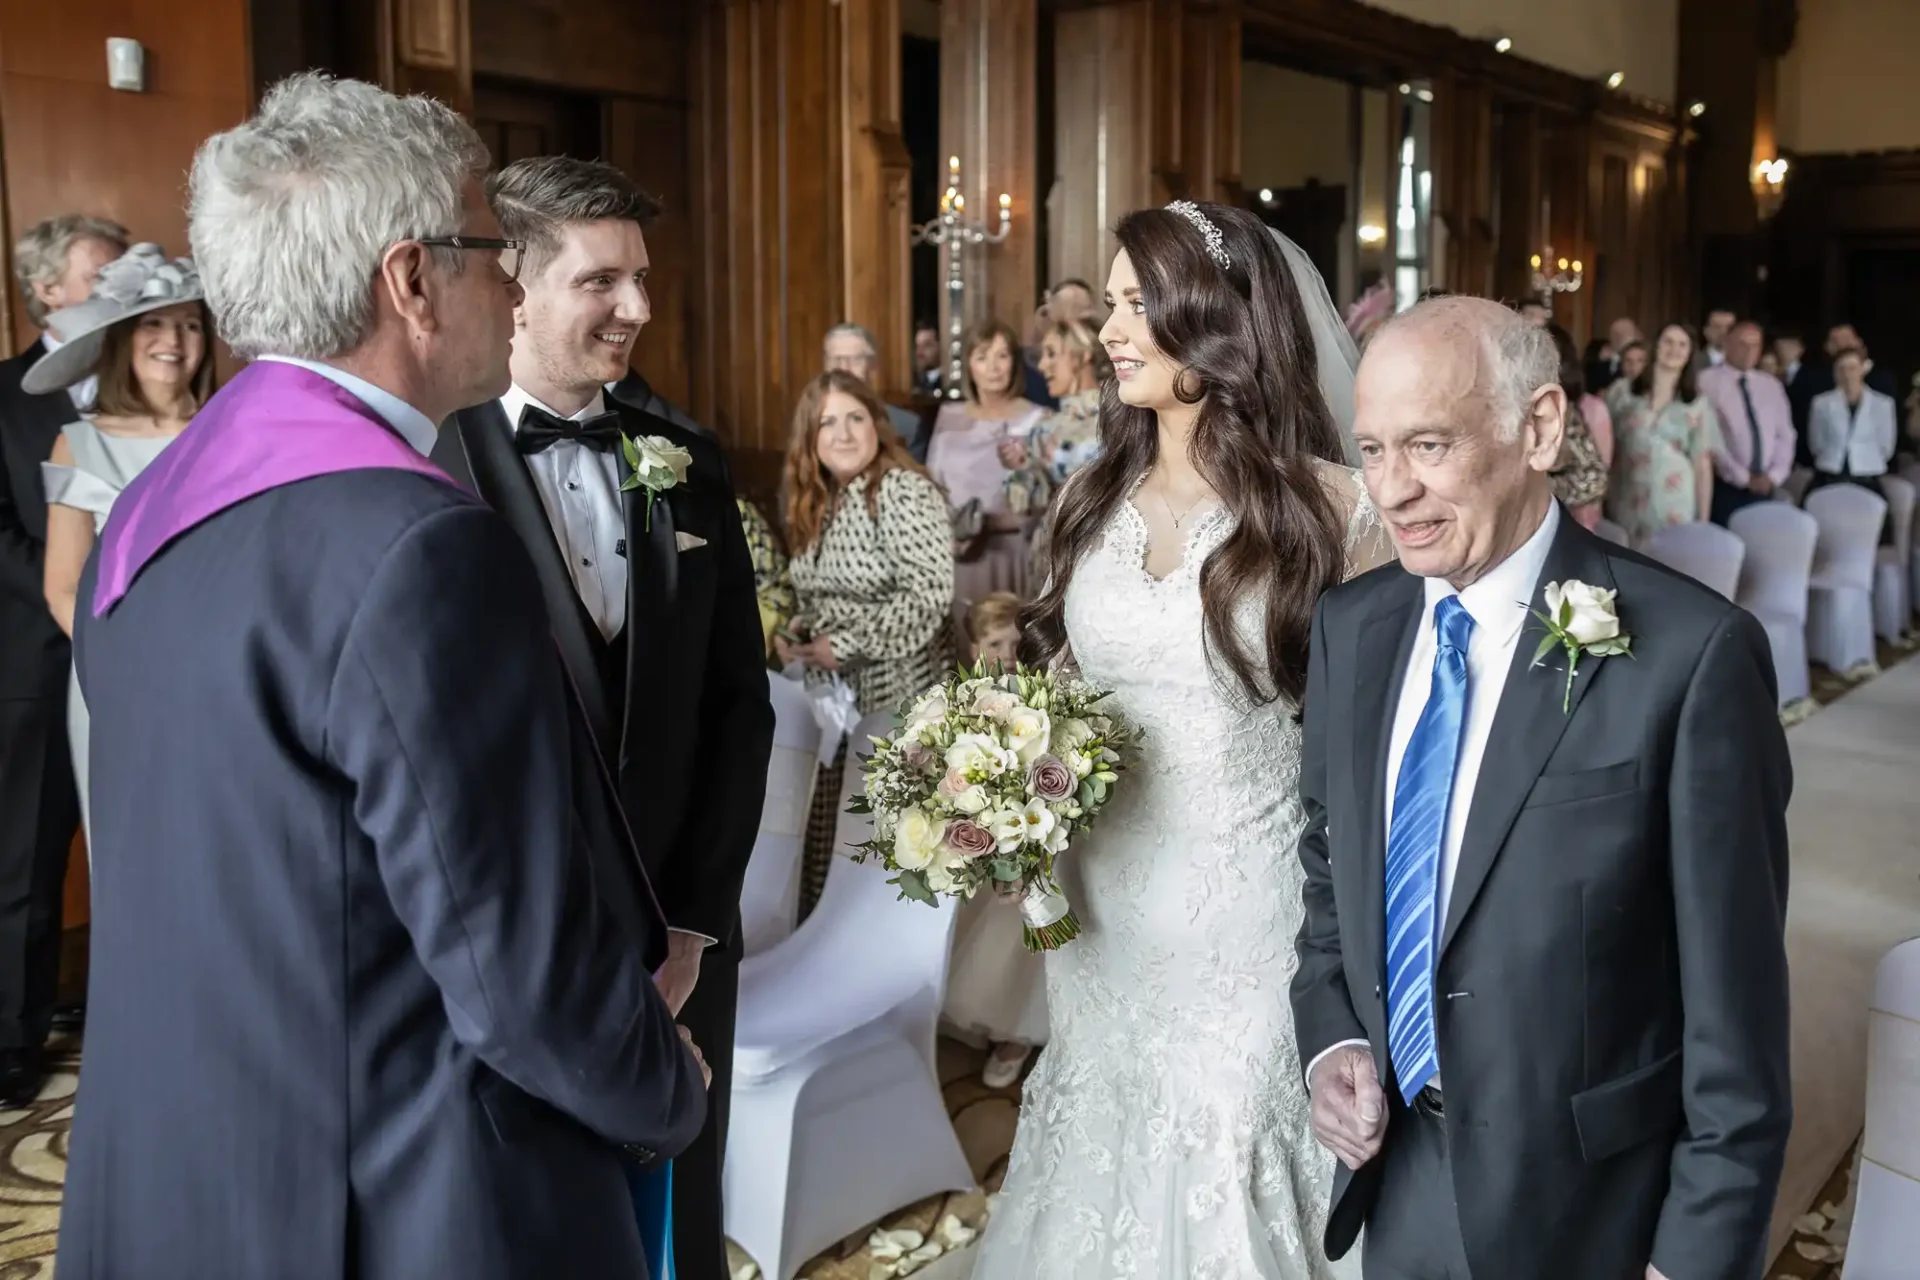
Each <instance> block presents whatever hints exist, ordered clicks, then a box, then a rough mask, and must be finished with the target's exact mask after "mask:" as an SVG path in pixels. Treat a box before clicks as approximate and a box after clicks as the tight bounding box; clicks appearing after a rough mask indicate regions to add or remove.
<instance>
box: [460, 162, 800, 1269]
mask: <svg viewBox="0 0 1920 1280" xmlns="http://www.w3.org/2000/svg"><path fill="white" fill-rule="evenodd" d="M488 195H489V198H490V199H491V201H492V205H493V209H494V212H495V214H496V215H497V216H498V217H499V219H500V224H501V227H502V228H503V229H504V231H505V232H506V234H507V235H509V236H512V237H514V238H516V239H521V240H525V241H526V242H527V247H528V256H527V259H526V261H525V263H524V264H523V265H522V268H521V272H520V283H521V286H522V287H523V289H524V290H525V298H524V300H523V301H522V303H521V305H520V306H519V307H518V308H517V309H516V311H515V329H514V340H513V361H512V372H513V384H512V386H510V387H509V388H508V389H507V392H506V394H505V395H504V396H502V397H500V399H498V400H497V401H491V402H488V403H486V404H482V405H479V406H477V407H475V408H471V409H467V410H465V411H463V412H461V413H459V414H457V415H455V417H454V419H453V421H452V422H451V423H449V424H448V426H447V427H446V429H444V430H443V431H442V433H441V439H440V445H439V447H438V448H437V449H435V451H434V459H435V461H437V462H439V463H440V464H441V466H442V467H444V468H445V469H446V470H447V472H448V473H449V474H451V475H453V476H454V477H455V478H457V479H460V480H462V481H463V482H467V483H470V484H471V486H472V487H473V489H474V491H475V492H477V493H478V494H480V496H481V497H482V498H484V499H486V501H487V502H488V503H490V504H491V505H492V506H493V507H494V509H495V510H497V511H498V512H499V513H500V514H501V515H502V516H504V517H505V518H506V521H507V523H508V524H509V525H511V526H512V527H513V530H514V532H515V533H517V534H518V535H519V536H520V539H521V541H522V542H523V543H524V544H525V546H526V548H527V553H528V554H529V555H530V556H531V557H532V559H533V563H534V566H535V568H536V570H537V572H538V574H539V577H540V581H541V585H542V588H543V590H544V593H545V595H546V599H547V608H548V611H549V612H550V613H551V614H552V616H553V618H554V620H555V630H556V633H557V635H558V637H559V641H560V650H561V652H562V653H563V654H564V655H565V657H566V660H567V666H568V669H569V671H570V672H571V673H572V676H573V680H574V683H575V684H576V685H577V686H578V687H579V688H580V690H581V693H582V696H583V697H584V698H585V700H586V703H587V706H588V709H589V712H590V714H591V715H592V718H593V722H594V727H595V732H596V734H597V736H598V738H599V741H600V746H601V752H602V754H603V755H604V756H605V757H606V759H607V762H608V764H609V765H610V766H612V768H613V770H614V774H615V778H616V779H617V782H618V787H619V791H620V795H621V797H622V799H623V800H624V801H625V802H626V808H627V813H628V816H629V818H630V820H631V821H632V823H633V827H634V832H635V835H636V836H637V838H638V840H639V844H640V852H641V858H642V861H643V862H644V864H645V866H646V868H647V871H648V873H649V874H650V875H651V876H652V877H653V881H654V883H655V884H657V885H659V886H660V906H661V910H662V911H663V912H664V913H665V915H666V921H667V926H668V928H669V930H670V932H669V935H668V936H669V943H668V946H669V951H670V959H669V960H668V962H667V966H666V968H665V969H664V970H663V971H662V972H661V975H660V981H661V987H662V990H663V991H664V992H665V994H666V996H667V1002H668V1004H669V1005H670V1006H671V1007H672V1008H673V1009H674V1011H675V1012H676V1013H678V1014H680V1016H681V1019H682V1021H683V1022H684V1024H685V1025H686V1026H687V1028H688V1029H689V1030H690V1031H691V1032H692V1033H693V1036H694V1039H695V1041H696V1042H697V1043H699V1045H700V1046H701V1047H702V1049H704V1050H705V1051H706V1054H707V1059H708V1061H709V1062H710V1063H711V1064H712V1066H713V1073H714V1089H713V1091H712V1099H711V1102H710V1104H709V1108H708V1112H709V1118H708V1123H707V1126H706V1128H705V1130H704V1131H703V1132H702V1134H701V1136H700V1139H699V1141H697V1142H696V1143H695V1144H694V1145H693V1146H692V1147H691V1148H690V1149H689V1150H688V1151H687V1152H686V1154H685V1155H684V1156H682V1157H681V1158H680V1159H679V1160H677V1161H675V1163H674V1172H673V1181H674V1237H675V1269H676V1273H677V1274H679V1275H681V1276H684V1277H686V1278H687V1280H726V1277H727V1274H728V1268H727V1260H726V1241H725V1236H724V1234H723V1215H722V1211H721V1203H720V1185H721V1180H720V1169H721V1157H722V1155H723V1154H724V1152H725V1150H726V1118H727V1111H726V1097H727V1091H728V1082H729V1077H730V1068H731V1063H732V1057H733V1054H732V1046H733V1017H734V1006H735V1003H736V996H737V992H738V989H739V963H740V936H739V914H740V885H741V881H742V879H743V877H744V876H745V874H746V867H747V859H748V856H749V855H750V854H751V853H752V852H753V841H754V836H755V833H756V832H757V830H758V828H759V819H760V806H761V801H762V799H763V798H764V794H765V790H766V769H767V760H768V757H769V755H770V754H771V752H772V749H773V708H772V705H771V703H770V702H769V701H768V698H767V677H766V667H765V664H764V662H763V660H762V656H761V653H762V650H761V632H760V612H759V607H758V605H757V604H756V602H755V596H754V588H753V564H752V561H751V559H750V558H749V555H748V552H747V543H746V535H745V533H744V531H743V530H742V528H741V525H740V515H739V511H738V509H737V508H736V506H735V505H734V498H733V489H732V486H731V484H730V483H729V480H728V476H727V469H726V462H725V459H724V458H723V456H722V455H721V452H720V447H719V444H718V443H717V442H716V441H715V440H713V439H712V437H710V436H708V435H705V434H704V433H695V432H692V431H688V430H686V429H685V428H683V427H681V426H680V425H678V424H677V423H675V422H673V421H670V420H668V419H667V418H664V417H658V416H655V415H654V414H652V413H649V412H647V411H645V410H644V409H640V408H636V407H635V406H634V405H633V404H632V403H631V401H629V400H627V399H625V398H623V388H624V394H625V395H632V396H634V397H636V398H637V397H638V396H639V395H640V394H641V393H642V389H643V388H644V383H642V384H639V385H638V386H636V385H634V383H633V382H631V381H629V382H626V383H624V384H623V383H621V382H617V381H616V380H617V379H619V378H620V375H621V374H622V373H623V372H624V371H625V369H626V363H627V360H628V359H629V358H630V356H631V354H632V349H633V343H634V341H635V340H636V339H637V338H638V337H639V336H640V332H641V330H642V328H643V327H644V326H645V325H646V323H647V321H648V320H649V319H650V318H651V316H652V307H651V304H650V302H649V300H648V297H647V290H646V276H647V272H648V271H649V269H650V266H651V264H650V260H649V257H648V253H647V243H646V235H645V232H644V227H645V226H646V224H647V223H649V222H650V221H651V220H652V219H653V218H654V217H655V216H656V214H657V213H658V207H657V206H656V205H655V204H654V202H653V201H652V200H651V199H650V198H649V197H648V196H647V195H646V194H645V193H644V192H642V191H641V190H640V189H639V187H638V186H636V185H635V184H634V182H633V180H632V179H630V178H628V177H627V176H626V175H625V174H623V173H621V172H620V171H619V170H618V169H615V168H614V167H612V166H611V165H606V164H600V163H597V162H591V161H583V160H573V159H569V158H566V157H561V156H547V157H542V158H538V159H531V160H522V161H520V162H519V163H517V164H513V165H510V166H508V167H507V168H506V169H504V170H502V171H501V172H500V173H499V174H497V175H495V176H494V178H493V179H492V180H491V181H490V182H489V183H488ZM609 384H613V385H614V387H615V391H614V393H613V394H612V395H609V394H608V391H607V387H608V385H609ZM661 403H664V402H661ZM636 460H639V461H640V463H641V465H640V466H638V467H636V466H635V461H636Z"/></svg>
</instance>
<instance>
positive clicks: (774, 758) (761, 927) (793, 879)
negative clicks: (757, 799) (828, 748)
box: [740, 676, 822, 956]
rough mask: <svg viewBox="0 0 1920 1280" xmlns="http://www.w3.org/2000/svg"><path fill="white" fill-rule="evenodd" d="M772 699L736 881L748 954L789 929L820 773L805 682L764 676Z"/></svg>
mask: <svg viewBox="0 0 1920 1280" xmlns="http://www.w3.org/2000/svg"><path fill="white" fill-rule="evenodd" d="M767 694H768V696H769V698H770V699H771V700H772V702H773V753H772V755H771V756H769V757H768V760H767V798H766V801H765V803H764V804H763V805H762V806H761V809H760V834H759V835H758V836H756V837H755V838H754V842H753V854H752V856H751V857H750V858H749V859H748V861H747V875H746V879H745V880H744V881H743V882H742V884H741V886H740V938H741V945H742V948H743V949H744V951H745V953H746V954H747V955H749V956H751V955H755V954H757V953H759V952H761V951H765V950H766V949H767V948H768V947H771V946H773V945H774V944H775V943H777V942H779V941H780V940H781V939H782V938H785V937H786V936H787V935H788V934H790V933H792V932H793V922H794V919H795V917H796V916H797V915H798V914H799V911H800V862H801V855H802V853H803V852H804V850H805V847H806V841H807V814H808V812H809V811H810V810H811V808H812V805H813V781H814V777H815V776H816V774H817V773H818V772H819V750H820V739H821V736H822V735H821V732H820V725H819V723H818V722H817V721H816V720H815V718H814V713H813V700H812V699H811V698H809V697H808V696H807V691H806V689H805V687H804V686H802V685H801V684H800V682H799V681H797V680H791V679H788V678H787V677H785V676H771V677H769V678H768V680H767Z"/></svg>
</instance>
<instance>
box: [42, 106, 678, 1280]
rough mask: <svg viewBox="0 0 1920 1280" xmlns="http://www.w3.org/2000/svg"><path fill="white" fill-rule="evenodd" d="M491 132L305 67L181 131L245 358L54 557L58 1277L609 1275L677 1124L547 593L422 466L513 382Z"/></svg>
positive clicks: (200, 258)
mask: <svg viewBox="0 0 1920 1280" xmlns="http://www.w3.org/2000/svg"><path fill="white" fill-rule="evenodd" d="M487 164H488V161H487V151H486V147H485V146H484V145H483V144H482V143H481V141H480V138H479V136H478V135H477V134H475V133H474V131H473V129H472V127H471V126H470V125H468V124H467V123H466V122H465V121H464V120H462V119H461V118H460V117H459V116H458V115H456V114H455V113H454V112H453V111H452V110H450V109H449V108H447V107H446V106H444V105H442V104H441V103H438V102H435V101H433V100H432V99H429V98H424V97H420V98H405V99H401V98H395V97H392V96H390V95H388V94H387V93H385V92H383V91H381V90H380V89H377V88H375V87H374V86H372V85H367V84H360V83H357V82H354V81H344V80H343V81H336V80H331V79H328V78H327V77H325V76H322V75H318V74H313V73H308V74H303V75H299V76H294V77H292V78H290V79H288V80H285V81H282V82H281V83H280V84H278V85H276V86H275V87H274V88H273V89H272V90H270V91H269V92H268V93H267V94H266V95H265V96H264V97H263V98H262V100H261V102H260V106H259V109H258V112H257V113H256V114H255V116H254V117H253V118H252V119H251V120H248V121H247V122H246V123H244V124H241V125H240V126H238V127H237V128H234V129H231V130H229V131H227V132H225V133H221V134H216V135H215V136H213V137H212V138H210V139H208V140H207V141H206V142H205V143H203V144H202V145H201V148H200V152H199V154H198V155H197V156H196V157H195V159H194V166H193V174H192V178H191V180H190V188H189V190H190V196H189V200H190V233H189V234H190V238H191V241H192V246H193V256H194V261H195V263H196V264H197V265H198V266H199V268H200V272H201V277H202V280H203V281H204V283H205V286H206V293H207V301H208V303H209V305H210V307H211V309H212V311H213V314H214V317H215V319H216V321H217V322H218V324H219V328H220V333H221V336H222V337H224V338H225V339H226V340H227V342H228V343H229V345H231V346H232V348H233V350H234V351H235V352H236V353H237V354H238V355H240V356H241V357H242V358H251V359H252V360H253V361H254V363H253V364H252V365H251V366H250V367H248V368H246V369H244V370H243V371H241V372H240V373H239V374H238V375H236V376H235V377H234V378H233V380H232V381H231V382H229V383H228V384H227V385H226V386H225V387H224V388H222V390H221V391H220V392H219V394H217V395H216V396H214V398H213V399H212V400H211V401H209V402H208V404H207V406H206V407H205V408H204V409H202V410H201V411H200V413H199V415H198V416H196V417H195V419H194V421H193V425H192V426H190V427H189V428H188V429H187V430H186V432H185V433H183V434H182V435H181V437H180V439H179V440H177V441H176V442H175V443H174V444H173V446H172V447H170V448H169V449H168V450H167V451H166V452H165V453H163V454H162V455H161V456H160V457H159V459H158V460H156V461H155V462H154V463H153V464H152V465H151V466H149V467H148V468H147V469H146V470H145V471H144V472H142V473H141V474H140V475H139V476H138V477H137V478H135V480H134V481H133V483H132V484H130V485H128V486H127V489H126V491H125V492H124V493H122V494H121V496H120V500H119V502H118V503H116V504H115V506H114V511H113V516H112V518H111V519H110V520H108V522H107V527H106V530H105V531H104V532H103V533H102V535H101V538H100V546H99V550H98V551H97V552H96V553H95V556H94V558H93V561H92V563H91V564H90V565H89V567H88V570H87V572H86V574H85V575H84V576H83V577H82V578H81V581H80V593H79V607H78V610H77V620H76V624H75V628H74V652H75V656H76V659H77V661H78V663H79V668H80V684H81V687H82V688H84V689H85V690H86V692H87V703H88V706H89V707H90V708H91V710H92V713H93V727H94V737H93V782H94V788H93V798H94V804H93V823H94V836H95V840H96V846H95V849H94V868H95V872H96V876H95V879H94V882H93V952H92V957H91V966H92V972H91V975H90V978H91V987H90V995H91V1001H90V1003H91V1008H90V1010H89V1018H88V1022H87V1067H86V1071H85V1077H86V1078H85V1080H84V1082H83V1083H82V1084H81V1086H80V1093H79V1097H78V1101H77V1103H76V1105H75V1110H74V1124H73V1137H72V1147H71V1154H70V1158H69V1162H68V1169H67V1184H66V1199H65V1202H64V1203H63V1205H62V1206H61V1214H60V1257H59V1263H60V1274H61V1275H62V1276H64V1277H67V1280H117V1278H118V1277H123V1276H187V1275H218V1276H263V1277H264V1276H276V1277H282V1276H284V1277H301V1278H302V1280H333V1278H336V1277H337V1278H339V1280H345V1278H346V1277H355V1278H356V1280H412V1278H413V1277H418V1276H461V1277H465V1278H466V1280H518V1278H519V1277H524V1276H531V1275H564V1276H569V1277H578V1278H580V1280H632V1278H633V1277H645V1276H647V1275H648V1264H647V1261H646V1253H647V1248H646V1246H645V1245H643V1242H642V1238H641V1234H640V1230H639V1227H638V1224H637V1220H636V1214H635V1206H634V1201H633V1199H632V1197H631V1193H630V1190H629V1185H628V1182H627V1166H628V1163H629V1162H630V1161H633V1160H646V1159H651V1158H653V1157H655V1156H671V1155H675V1154H677V1153H678V1152H679V1151H680V1150H681V1149H682V1148H683V1147H685V1146H686V1145H687V1144H688V1143H689V1142H691V1141H692V1140H693V1138H694V1136H695V1134H697V1133H698V1132H699V1130H700V1126H701V1124H702V1122H703V1120H704V1119H705V1114H706V1106H705V1099H704V1096H703V1089H702V1065H701V1063H700V1061H699V1058H698V1055H697V1054H696V1053H695V1052H694V1051H693V1050H691V1049H690V1048H689V1045H688V1044H687V1042H686V1041H685V1040H684V1039H683V1033H679V1032H677V1031H676V1029H675V1027H674V1024H673V1018H672V1014H671V1013H670V1012H669V1011H668V1008H667V1004H666V1001H665V1000H664V999H662V997H661V994H660V991H659V990H658V989H657V988H656V986H655V984H654V978H653V973H654V970H655V969H657V968H658V967H660V965H661V964H662V963H663V962H664V961H665V960H666V959H667V955H668V950H667V942H666V925H665V922H664V921H663V920H662V919H661V917H660V912H659V909H658V907H656V906H655V905H654V895H653V892H652V890H651V888H650V887H649V886H648V883H647V879H646V876H645V873H644V872H643V871H642V869H641V866H640V860H639V855H638V851H637V850H636V848H635V847H634V845H633V842H632V840H631V838H630V837H629V836H628V835H627V834H626V827H625V825H624V823H623V822H622V821H621V817H620V805H619V802H618V799H617V798H616V796H615V795H614V792H613V789H612V785H611V783H610V780H609V779H608V778H607V776H606V773H605V771H604V769H602V767H601V766H600V763H599V755H598V752H597V750H596V747H595V742H594V738H593V734H592V726H591V724H590V723H589V721H588V719H587V717H586V714H585V712H584V710H583V708H582V706H581V704H580V703H579V702H578V701H577V700H576V699H575V698H574V696H573V694H572V693H571V692H570V690H569V687H568V680H567V674H566V672H565V670H564V669H563V668H562V666H561V664H560V661H559V658H558V655H557V654H556V653H555V651H554V634H555V627H556V624H561V623H563V622H564V619H563V618H562V617H557V616H553V615H551V614H550V613H549V611H548V608H547V599H548V594H547V593H546V592H545V591H544V590H543V588H542V583H541V579H540V576H539V575H538V573H537V572H536V571H535V568H534V565H533V562H532V561H531V559H530V558H529V557H528V554H527V551H526V548H525V547H524V546H523V545H522V543H521V541H520V540H519V539H518V538H517V537H516V536H515V535H514V532H513V530H512V529H511V528H510V527H509V526H508V525H507V523H506V522H505V521H503V520H502V519H500V517H499V516H497V515H495V514H494V513H493V512H492V511H490V510H488V509H487V508H486V507H485V506H484V505H482V504H480V503H478V502H476V501H475V500H474V499H473V496H472V495H471V494H470V493H468V492H467V491H465V490H463V489H462V488H460V487H459V486H458V485H455V484H453V483H451V482H450V481H449V480H448V478H447V476H446V474H445V473H444V472H442V471H441V470H440V469H439V468H437V467H435V466H434V465H433V464H432V463H430V462H429V461H427V457H426V454H427V453H428V451H429V450H431V449H432V448H433V444H434V434H435V428H434V423H436V422H438V421H440V420H442V419H444V418H445V417H446V416H447V415H449V414H451V413H452V412H453V411H454V410H456V409H458V408H460V407H461V406H463V405H469V404H477V403H479V402H482V401H485V400H490V399H492V398H494V397H496V396H498V395H499V394H500V393H501V392H502V391H504V390H505V389H506V387H507V385H508V377H507V358H508V348H509V342H510V341H511V339H512V336H513V309H514V305H515V303H516V302H517V300H518V297H519V290H518V288H517V286H516V285H515V284H514V283H513V279H514V275H515V273H516V271H517V269H518V266H519V261H518V259H519V257H520V254H521V246H520V245H519V244H517V243H516V242H513V241H509V240H506V239H503V238H501V236H500V227H499V223H498V222H497V220H496V219H495V218H494V216H493V214H492V212H491V211H489V209H488V208H487V202H486V197H485V195H484V194H483V192H482V189H481V175H483V174H484V173H485V172H486V169H487ZM156 672H164V673H165V677H164V678H156V675H155V673H156ZM662 799H663V802H664V801H665V800H666V799H669V798H668V797H665V796H664V795H663V796H662ZM210 1118H213V1123H214V1124H215V1129H214V1134H215V1138H214V1140H209V1136H208V1129H207V1126H208V1123H209V1120H210Z"/></svg>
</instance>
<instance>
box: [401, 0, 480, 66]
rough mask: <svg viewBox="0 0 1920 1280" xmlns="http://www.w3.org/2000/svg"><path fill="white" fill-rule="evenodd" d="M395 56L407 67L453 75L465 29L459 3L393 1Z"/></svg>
mask: <svg viewBox="0 0 1920 1280" xmlns="http://www.w3.org/2000/svg"><path fill="white" fill-rule="evenodd" d="M394 7H395V10H396V13H395V17H396V19H397V20H398V24H399V25H398V29H397V32H396V34H397V36H398V41H397V43H396V45H395V48H394V53H395V56H396V57H397V58H398V59H399V61H400V62H401V63H403V64H404V65H406V66H409V67H424V68H429V69H431V70H435V71H455V70H458V69H459V66H460V54H461V45H462V44H463V43H464V37H465V34H466V28H467V15H466V5H465V3H463V0H394Z"/></svg>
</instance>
